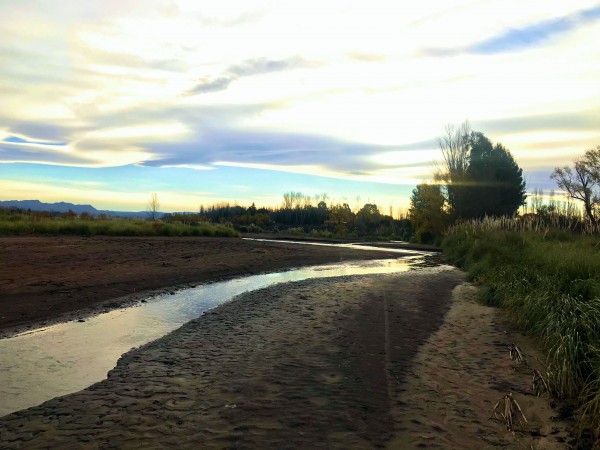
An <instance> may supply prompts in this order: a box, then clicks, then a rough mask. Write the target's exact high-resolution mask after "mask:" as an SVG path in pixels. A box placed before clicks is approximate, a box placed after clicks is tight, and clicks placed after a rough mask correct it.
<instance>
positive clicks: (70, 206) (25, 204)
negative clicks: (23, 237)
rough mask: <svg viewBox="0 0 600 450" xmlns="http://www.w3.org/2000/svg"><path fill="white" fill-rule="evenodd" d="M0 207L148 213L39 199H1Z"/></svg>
mask: <svg viewBox="0 0 600 450" xmlns="http://www.w3.org/2000/svg"><path fill="white" fill-rule="evenodd" d="M0 207H4V208H19V209H24V210H28V209H30V210H31V211H48V212H57V213H66V212H69V211H73V212H74V213H75V214H77V215H79V214H81V213H82V212H87V213H88V214H91V215H92V216H98V215H100V214H106V215H107V216H111V217H128V218H134V217H143V218H146V217H147V216H148V213H147V212H146V211H109V210H104V209H96V208H94V207H93V206H92V205H75V204H74V203H67V202H58V203H43V202H40V201H39V200H6V201H1V200H0Z"/></svg>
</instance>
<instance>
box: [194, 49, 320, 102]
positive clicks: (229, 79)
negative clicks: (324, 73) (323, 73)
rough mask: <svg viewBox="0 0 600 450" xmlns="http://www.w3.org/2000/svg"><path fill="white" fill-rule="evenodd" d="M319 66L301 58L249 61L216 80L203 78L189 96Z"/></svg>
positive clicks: (233, 66) (236, 66) (234, 66)
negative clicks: (242, 80)
mask: <svg viewBox="0 0 600 450" xmlns="http://www.w3.org/2000/svg"><path fill="white" fill-rule="evenodd" d="M316 66H318V64H317V63H315V62H310V61H307V60H305V59H303V58H300V57H292V58H287V59H268V58H256V59H249V60H246V61H244V62H242V63H241V64H236V65H232V66H230V67H229V68H228V69H227V70H225V72H223V73H222V74H221V75H218V76H216V77H215V78H203V79H201V80H200V82H199V83H198V84H196V86H194V87H192V88H191V89H189V90H188V92H187V93H188V95H193V94H202V93H207V92H218V91H224V90H225V89H227V88H228V87H229V85H230V84H231V83H233V82H234V81H236V80H238V79H240V78H243V77H251V76H255V75H264V74H269V73H274V72H282V71H284V70H294V69H300V68H307V67H316Z"/></svg>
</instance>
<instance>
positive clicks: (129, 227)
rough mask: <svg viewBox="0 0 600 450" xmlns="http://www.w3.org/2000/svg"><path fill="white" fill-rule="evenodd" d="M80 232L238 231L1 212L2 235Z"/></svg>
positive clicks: (168, 233) (205, 225) (178, 233)
mask: <svg viewBox="0 0 600 450" xmlns="http://www.w3.org/2000/svg"><path fill="white" fill-rule="evenodd" d="M32 234H33V235H35V234H38V235H39V234H43V235H57V234H70V235H79V236H95V235H104V236H221V237H237V236H239V233H238V232H237V231H235V230H234V229H233V228H231V227H228V226H225V225H216V224H209V223H200V224H197V225H185V224H182V223H164V222H161V221H148V220H142V219H104V220H98V219H96V220H89V219H88V220H85V219H78V218H65V217H36V216H30V215H25V214H19V215H0V235H4V236H6V235H32Z"/></svg>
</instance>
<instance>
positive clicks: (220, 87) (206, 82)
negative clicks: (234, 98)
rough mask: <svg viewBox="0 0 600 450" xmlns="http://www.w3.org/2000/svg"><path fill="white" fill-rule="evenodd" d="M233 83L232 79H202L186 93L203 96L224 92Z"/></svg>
mask: <svg viewBox="0 0 600 450" xmlns="http://www.w3.org/2000/svg"><path fill="white" fill-rule="evenodd" d="M233 81H234V78H232V77H218V78H214V79H209V78H203V79H202V80H200V82H199V83H198V84H197V85H196V86H194V87H193V88H192V89H190V90H189V91H188V94H204V93H206V92H218V91H224V90H225V89H227V88H228V87H229V85H230V84H231V83H232V82H233Z"/></svg>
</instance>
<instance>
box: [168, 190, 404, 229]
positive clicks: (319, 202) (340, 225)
mask: <svg viewBox="0 0 600 450" xmlns="http://www.w3.org/2000/svg"><path fill="white" fill-rule="evenodd" d="M162 220H163V221H167V222H171V221H179V222H183V223H193V222H212V223H230V224H232V225H233V226H234V227H235V228H236V229H237V230H239V231H241V232H263V231H267V232H288V233H291V234H311V235H312V236H319V237H331V236H340V237H355V236H363V237H366V236H370V237H375V238H377V237H378V238H384V237H385V238H391V239H402V240H408V239H410V238H411V236H412V228H411V227H410V221H409V220H408V219H407V218H400V219H394V218H393V217H392V216H391V215H387V214H385V213H383V212H382V211H381V210H380V208H379V207H378V206H377V205H376V204H374V203H366V204H364V205H363V206H362V208H360V209H358V210H357V211H353V210H352V209H351V208H350V206H349V205H348V203H334V202H329V201H328V196H327V195H326V194H323V195H318V196H312V197H311V196H309V195H304V194H302V193H301V192H296V191H290V192H286V193H284V194H283V201H282V203H281V206H280V207H276V208H267V207H257V206H256V205H255V204H254V203H252V205H250V206H247V207H246V206H241V205H232V204H229V203H217V204H214V205H209V206H200V209H199V211H198V213H197V214H188V213H186V214H183V213H181V214H177V213H168V214H165V215H163V217H162Z"/></svg>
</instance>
